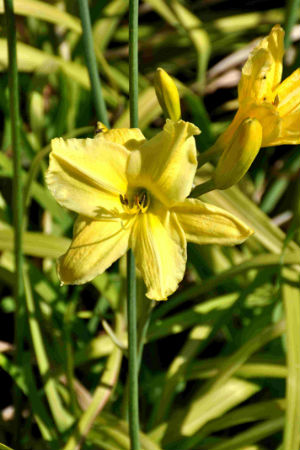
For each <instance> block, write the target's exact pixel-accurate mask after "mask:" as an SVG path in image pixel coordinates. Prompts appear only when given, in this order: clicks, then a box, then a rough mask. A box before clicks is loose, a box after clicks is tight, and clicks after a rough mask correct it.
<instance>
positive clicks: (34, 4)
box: [0, 0, 81, 33]
mask: <svg viewBox="0 0 300 450" xmlns="http://www.w3.org/2000/svg"><path fill="white" fill-rule="evenodd" d="M14 7H15V14H18V15H21V16H29V17H36V18H37V19H42V20H45V21H47V22H50V23H54V24H56V25H62V26H64V27H67V28H69V29H70V30H72V31H75V32H76V33H81V26H80V22H79V20H78V19H77V17H74V16H71V14H68V13H67V12H65V11H61V10H60V9H58V8H56V7H55V6H52V5H49V4H47V3H45V2H40V1H37V0H15V1H14ZM3 11H4V4H3V0H0V14H1V13H3Z"/></svg>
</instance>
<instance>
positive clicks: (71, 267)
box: [46, 120, 252, 300]
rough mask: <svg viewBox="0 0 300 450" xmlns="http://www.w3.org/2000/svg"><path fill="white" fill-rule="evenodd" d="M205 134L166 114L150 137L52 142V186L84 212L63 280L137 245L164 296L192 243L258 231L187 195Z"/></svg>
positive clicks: (108, 134) (125, 134)
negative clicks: (200, 137) (201, 136)
mask: <svg viewBox="0 0 300 450" xmlns="http://www.w3.org/2000/svg"><path fill="white" fill-rule="evenodd" d="M198 133H199V129H198V128H197V127H196V126H194V125H193V124H191V123H188V122H184V121H182V120H179V121H176V122H174V121H172V120H167V122H166V124H165V126H164V129H163V131H161V132H160V133H158V134H157V135H156V136H155V137H154V138H152V139H150V140H146V139H145V138H144V136H143V134H142V132H141V131H140V130H139V129H115V130H109V131H106V130H104V132H100V133H99V134H98V135H96V137H95V138H94V139H67V140H63V139H61V138H58V139H53V140H52V143H51V146H52V151H51V154H50V166H49V170H48V172H47V177H46V180H47V183H48V186H49V189H50V191H51V192H52V194H53V195H54V197H55V198H56V200H57V201H58V202H59V203H60V204H61V205H62V206H64V207H66V208H68V209H70V210H72V211H75V212H76V213H78V214H79V216H78V218H77V220H76V222H75V225H74V232H73V240H72V243H71V245H70V248H69V249H68V251H67V253H66V254H65V255H63V256H62V257H61V258H60V259H59V262H58V274H59V277H60V280H61V282H62V283H65V284H82V283H86V282H88V281H90V280H91V279H93V278H94V277H95V276H96V275H98V274H100V273H102V272H104V271H105V270H106V269H107V268H108V267H109V266H110V265H111V264H112V263H113V262H114V261H116V260H117V259H118V258H120V257H121V256H122V255H124V254H125V252H126V251H127V250H128V248H132V249H133V252H134V254H135V257H136V264H137V267H138V269H139V270H140V272H141V274H142V276H143V278H144V280H145V283H146V286H147V289H148V292H147V296H148V297H149V298H151V299H155V300H164V299H166V298H167V297H168V296H169V295H170V294H172V293H173V292H174V291H175V290H176V289H177V286H178V283H179V282H180V281H181V280H182V278H183V275H184V271H185V265H186V241H191V242H195V243H197V244H214V243H219V244H221V245H234V244H239V243H241V242H243V241H244V240H245V239H246V238H247V237H248V236H250V235H251V234H252V231H251V230H250V229H249V228H248V227H247V226H246V225H245V224H244V223H242V222H241V221H240V220H238V219H237V218H235V217H234V216H232V215H231V214H230V213H228V212H226V211H224V210H222V209H220V208H217V207H215V206H212V205H207V204H205V203H203V202H201V201H200V200H197V199H187V196H188V195H189V193H190V191H191V189H192V184H193V179H194V176H195V173H196V168H197V160H196V146H195V139H194V137H193V136H194V135H196V134H198Z"/></svg>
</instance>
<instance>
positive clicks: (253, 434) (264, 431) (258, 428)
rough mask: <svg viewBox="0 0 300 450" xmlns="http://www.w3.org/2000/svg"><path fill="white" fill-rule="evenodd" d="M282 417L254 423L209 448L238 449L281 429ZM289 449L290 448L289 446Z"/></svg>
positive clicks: (219, 449) (213, 449) (221, 449)
mask: <svg viewBox="0 0 300 450" xmlns="http://www.w3.org/2000/svg"><path fill="white" fill-rule="evenodd" d="M283 424H284V418H283V417H279V418H276V419H272V420H266V421H265V422H263V423H260V424H259V425H255V426H254V427H251V428H250V429H248V430H246V431H244V432H242V433H240V434H238V435H236V436H234V437H233V438H232V439H228V440H227V441H226V442H224V443H222V444H217V445H215V446H213V447H211V450H239V449H241V448H243V447H244V446H245V445H250V444H254V443H256V442H258V441H260V440H262V439H264V438H266V437H268V436H270V435H272V434H275V433H277V432H278V431H279V430H281V429H282V427H283ZM289 450H292V449H291V448H290V449H289Z"/></svg>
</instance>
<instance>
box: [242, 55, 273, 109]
mask: <svg viewBox="0 0 300 450" xmlns="http://www.w3.org/2000/svg"><path fill="white" fill-rule="evenodd" d="M273 70H274V66H273V61H272V57H271V56H270V54H269V52H268V51H267V50H265V49H263V48H255V49H254V50H253V52H252V53H251V54H250V56H249V58H248V60H247V62H246V64H245V65H244V67H243V69H242V75H241V79H240V82H239V85H238V99H239V102H242V101H243V100H245V99H249V98H252V99H253V100H256V101H261V100H263V99H264V98H265V99H266V98H267V97H268V96H269V94H270V93H271V91H272V84H273V83H272V82H273Z"/></svg>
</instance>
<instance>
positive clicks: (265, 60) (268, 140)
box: [214, 25, 300, 151]
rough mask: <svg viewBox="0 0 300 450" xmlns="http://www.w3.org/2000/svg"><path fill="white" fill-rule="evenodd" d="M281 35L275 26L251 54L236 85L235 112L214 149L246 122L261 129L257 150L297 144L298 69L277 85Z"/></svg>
mask: <svg viewBox="0 0 300 450" xmlns="http://www.w3.org/2000/svg"><path fill="white" fill-rule="evenodd" d="M283 39H284V31H283V29H282V28H281V27H280V26H279V25H275V26H274V27H273V28H272V30H271V32H270V34H269V35H268V36H267V37H265V38H264V39H262V41H261V42H260V43H259V44H258V45H257V46H256V47H255V48H254V50H253V51H252V52H251V54H250V56H249V58H248V60H247V62H246V64H245V65H244V67H243V69H242V75H241V80H240V82H239V85H238V101H239V108H238V111H237V113H236V115H235V117H234V119H233V121H232V123H231V124H230V125H229V127H228V128H227V130H226V131H225V132H224V133H223V134H222V135H221V136H220V137H219V139H218V140H217V142H216V144H215V146H214V147H215V149H217V148H218V149H219V150H220V151H223V150H224V149H225V148H226V147H227V146H228V145H230V142H231V141H232V139H233V136H234V133H235V132H236V130H237V129H238V127H239V126H240V124H241V123H242V122H243V121H244V120H245V119H247V118H254V119H257V120H258V121H259V122H260V124H261V126H262V131H263V133H262V138H261V145H260V146H261V147H269V146H271V145H282V144H299V143H300V126H299V123H300V69H297V70H295V72H293V73H292V75H290V76H289V77H288V78H286V79H285V80H284V81H283V82H281V76H282V58H283V54H284V42H283Z"/></svg>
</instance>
